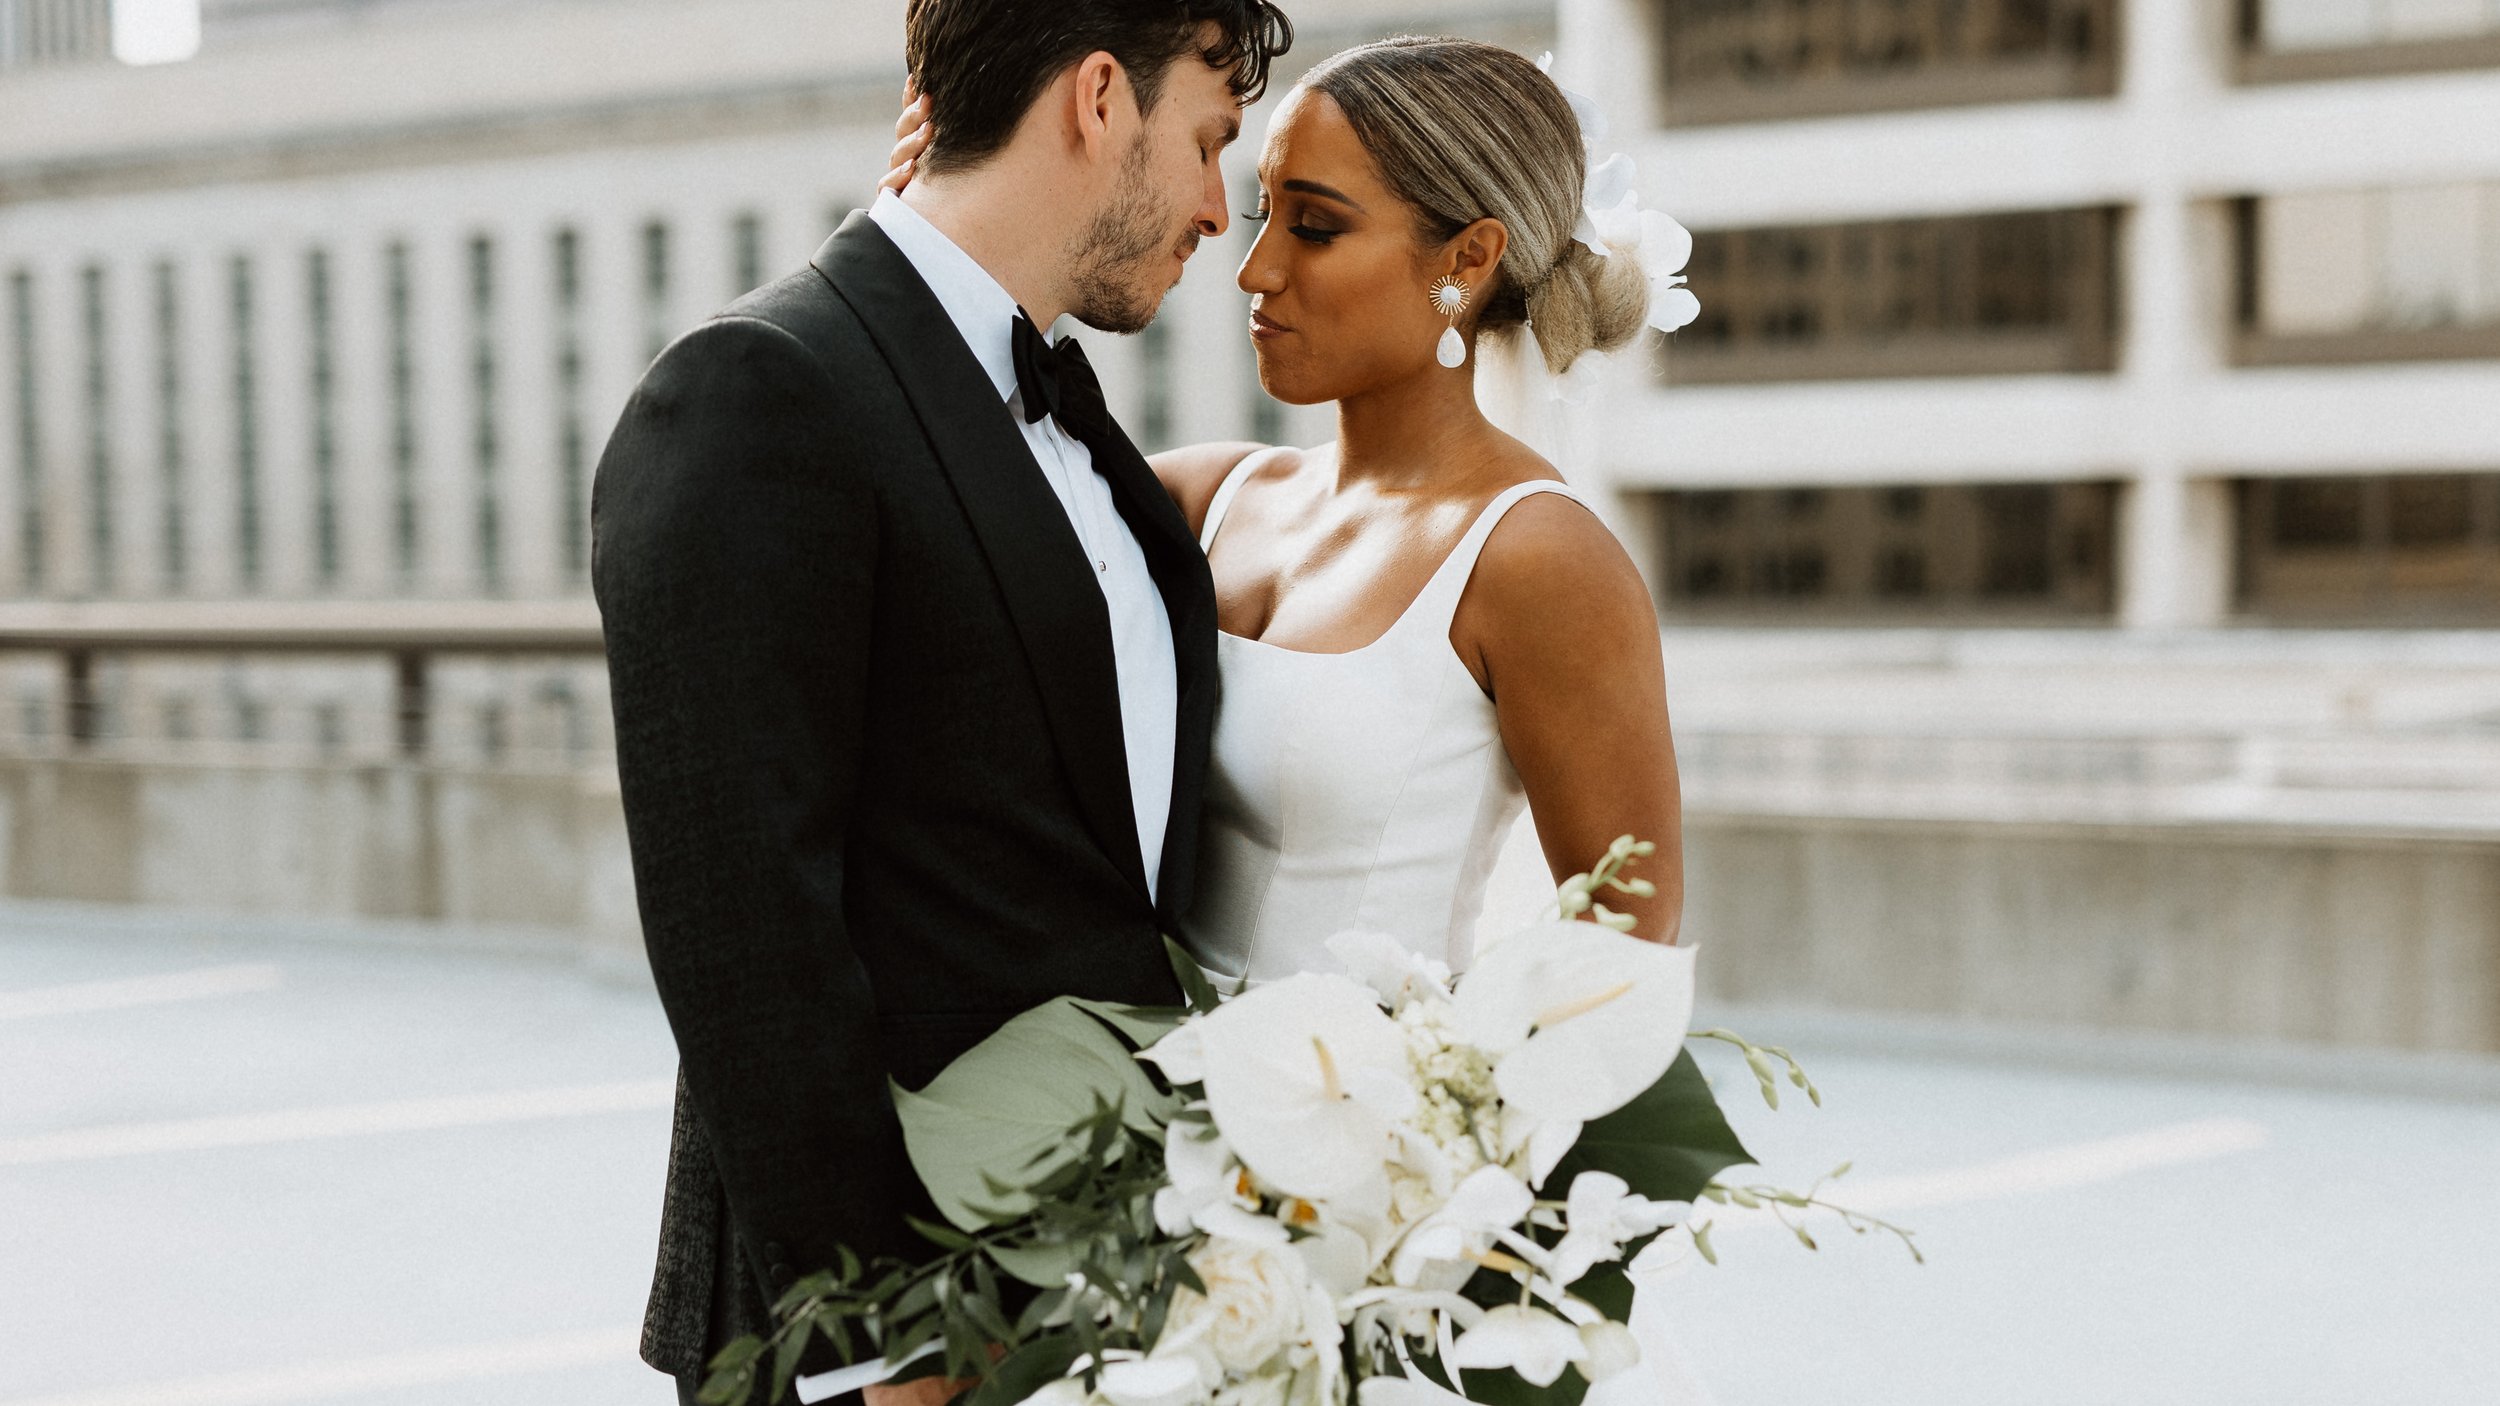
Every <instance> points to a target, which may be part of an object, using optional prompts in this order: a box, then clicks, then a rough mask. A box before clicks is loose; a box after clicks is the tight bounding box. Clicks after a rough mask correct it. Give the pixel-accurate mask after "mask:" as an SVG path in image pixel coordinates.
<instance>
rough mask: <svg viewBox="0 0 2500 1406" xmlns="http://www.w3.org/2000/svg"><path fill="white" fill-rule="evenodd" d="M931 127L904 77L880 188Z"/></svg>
mask: <svg viewBox="0 0 2500 1406" xmlns="http://www.w3.org/2000/svg"><path fill="white" fill-rule="evenodd" d="M931 127H932V124H931V122H930V120H929V95H928V94H926V93H923V92H921V91H920V90H919V84H918V81H917V80H913V79H906V80H904V83H903V111H902V114H901V115H900V116H898V117H896V118H895V119H894V150H892V151H891V152H888V153H887V154H886V158H885V164H886V173H885V178H884V179H882V180H880V181H878V182H877V185H878V187H879V188H880V189H883V190H890V191H893V192H894V193H895V194H897V195H900V194H902V193H903V187H905V186H907V185H910V184H911V177H912V172H913V171H915V170H917V169H918V168H919V164H920V153H922V152H924V151H927V150H928V149H929V133H930V130H931ZM872 1406H873V1403H872Z"/></svg>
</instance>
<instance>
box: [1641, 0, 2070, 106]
mask: <svg viewBox="0 0 2500 1406" xmlns="http://www.w3.org/2000/svg"><path fill="white" fill-rule="evenodd" d="M1656 15H1657V26H1658V53H1659V59H1660V64H1661V70H1660V76H1661V79H1662V88H1661V93H1660V100H1661V101H1660V106H1661V110H1662V113H1663V115H1664V117H1665V119H1666V121H1667V122H1668V123H1669V124H1670V125H1683V124H1696V123H1708V122H1761V121H1767V120H1773V119H1777V118H1783V117H1819V116H1827V115H1830V114H1834V113H1845V112H1877V111H1888V110H1897V109H1903V108H1921V107H1944V106H1954V105H1961V104H1968V103H1999V102H2033V101H2039V100H2042V99H2050V98H2080V97H2102V96H2106V95H2108V94H2110V93H2112V92H2115V91H2116V89H2117V76H2118V24H2117V18H2118V4H2117V0H1658V3H1657V5H1656Z"/></svg>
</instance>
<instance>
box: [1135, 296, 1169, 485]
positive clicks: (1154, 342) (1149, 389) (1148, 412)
mask: <svg viewBox="0 0 2500 1406" xmlns="http://www.w3.org/2000/svg"><path fill="white" fill-rule="evenodd" d="M1137 373H1138V374H1137V382H1138V384H1137V439H1138V447H1139V448H1141V449H1143V450H1145V451H1146V452H1147V453H1149V454H1152V453H1155V452H1157V451H1159V450H1164V449H1169V448H1170V447H1171V446H1172V324H1171V318H1170V317H1169V316H1168V315H1167V316H1164V317H1159V318H1156V319H1155V320H1154V321H1152V322H1149V323H1147V324H1146V325H1145V326H1144V327H1143V328H1141V329H1139V330H1138V333H1137Z"/></svg>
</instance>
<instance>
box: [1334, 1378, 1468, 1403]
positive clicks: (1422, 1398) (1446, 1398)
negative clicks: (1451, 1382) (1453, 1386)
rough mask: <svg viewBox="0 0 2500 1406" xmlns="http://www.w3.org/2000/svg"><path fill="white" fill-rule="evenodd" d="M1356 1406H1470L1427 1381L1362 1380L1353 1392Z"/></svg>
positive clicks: (1397, 1379)
mask: <svg viewBox="0 0 2500 1406" xmlns="http://www.w3.org/2000/svg"><path fill="white" fill-rule="evenodd" d="M1355 1403H1356V1406H1473V1403H1471V1402H1469V1401H1468V1400H1467V1398H1466V1397H1464V1396H1461V1395H1459V1394H1458V1393H1457V1392H1454V1391H1452V1390H1450V1389H1449V1388H1448V1387H1445V1386H1443V1385H1441V1384H1440V1383H1439V1382H1436V1381H1433V1380H1432V1379H1431V1378H1429V1377H1422V1376H1408V1377H1365V1378H1364V1379H1363V1382H1362V1385H1361V1386H1359V1387H1357V1388H1355Z"/></svg>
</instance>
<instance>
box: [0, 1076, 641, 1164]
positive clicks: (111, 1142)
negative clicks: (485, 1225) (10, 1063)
mask: <svg viewBox="0 0 2500 1406" xmlns="http://www.w3.org/2000/svg"><path fill="white" fill-rule="evenodd" d="M676 1094H677V1082H676V1081H675V1080H674V1079H640V1080H635V1081H633V1082H631V1083H620V1084H580V1085H574V1086H572V1087H568V1088H555V1089H522V1090H518V1091H516V1092H512V1093H501V1094H465V1095H455V1096H453V1097H449V1098H416V1099H399V1100H395V1101H393V1102H389V1103H350V1104H335V1105H331V1106H329V1107H325V1108H282V1109H277V1110H274V1111H272V1112H268V1113H242V1114H234V1115H229V1116H226V1117H218V1118H182V1119H175V1120H173V1121H170V1122H162V1123H120V1124H113V1125H109V1126H106V1127H100V1128H77V1129H72V1130H70V1131H67V1132H58V1133H38V1134H36V1135H35V1136H33V1137H18V1138H7V1139H0V1166H16V1167H23V1166H32V1165H37V1164H41V1163H46V1162H84V1161H91V1160H95V1159H98V1158H105V1157H135V1156H140V1155H143V1154H148V1153H160V1152H198V1151H202V1150H205V1149H208V1148H218V1147H255V1146H265V1145H268V1144H271V1143H284V1142H314V1141H320V1140H323V1139H328V1138H348V1137H371V1136H374V1135H376V1134H381V1133H408V1132H427V1131H433V1130H436V1129H442V1128H475V1127H485V1126H488V1125H491V1124H496V1123H534V1122H540V1121H543V1120H546V1119H550V1118H583V1117H590V1116H593V1115H597V1114H602V1113H642V1112H649V1111H652V1110H664V1109H667V1108H668V1107H669V1106H670V1105H671V1103H672V1102H673V1101H674V1100H675V1098H676Z"/></svg>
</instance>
